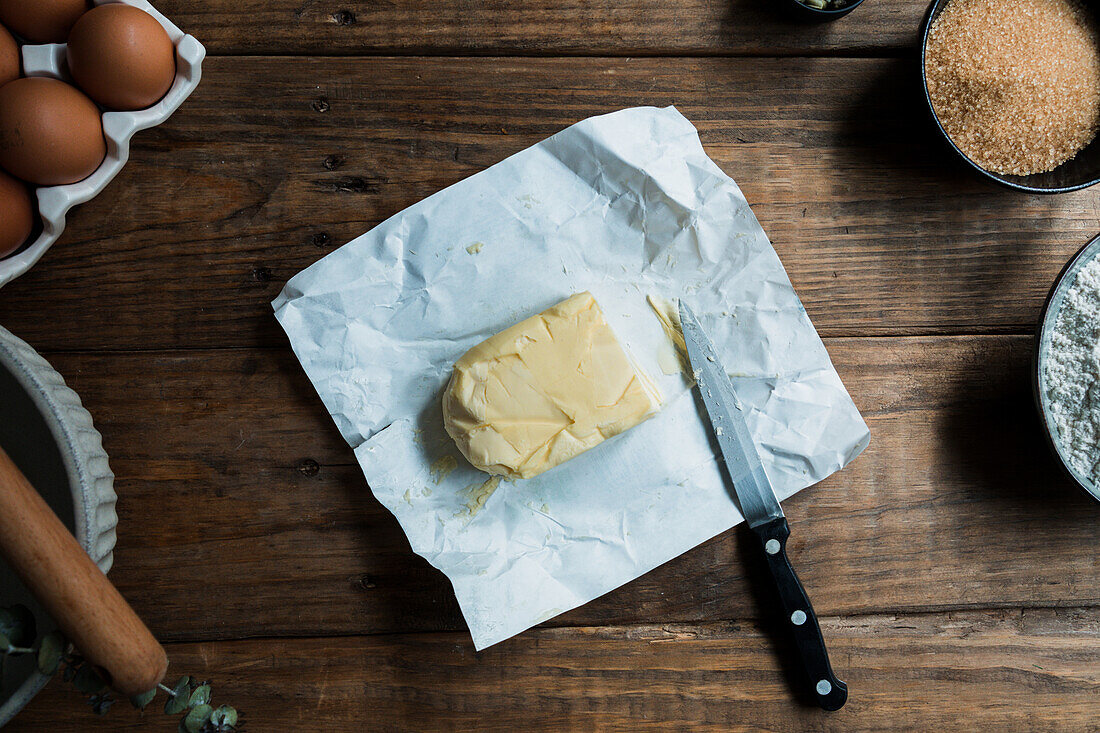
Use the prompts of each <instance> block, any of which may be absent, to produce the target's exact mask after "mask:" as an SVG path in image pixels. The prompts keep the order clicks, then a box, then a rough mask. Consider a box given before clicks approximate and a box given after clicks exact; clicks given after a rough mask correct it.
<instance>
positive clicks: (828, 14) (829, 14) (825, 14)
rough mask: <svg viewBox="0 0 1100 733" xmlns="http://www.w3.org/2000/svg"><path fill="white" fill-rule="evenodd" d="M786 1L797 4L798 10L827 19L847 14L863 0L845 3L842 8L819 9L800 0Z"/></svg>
mask: <svg viewBox="0 0 1100 733" xmlns="http://www.w3.org/2000/svg"><path fill="white" fill-rule="evenodd" d="M787 1H788V2H790V3H794V4H795V5H797V6H798V8H799V9H800V10H805V11H806V12H807V13H811V14H813V15H819V16H821V18H822V19H823V20H824V19H827V18H839V17H841V16H842V15H847V14H848V13H850V12H852V11H853V10H855V9H856V8H858V7H859V6H860V5H862V4H863V1H864V0H855V2H853V3H850V4H848V5H845V6H844V7H843V8H834V9H832V10H821V9H819V8H814V7H811V6H809V5H806V4H805V3H803V2H801V1H800V0H787Z"/></svg>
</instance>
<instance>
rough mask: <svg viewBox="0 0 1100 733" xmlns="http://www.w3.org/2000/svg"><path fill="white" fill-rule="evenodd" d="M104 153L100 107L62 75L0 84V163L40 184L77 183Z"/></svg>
mask: <svg viewBox="0 0 1100 733" xmlns="http://www.w3.org/2000/svg"><path fill="white" fill-rule="evenodd" d="M106 155H107V143H106V141H105V140H104V139H103V121H102V120H101V119H100V116H99V108H98V107H96V106H95V104H93V103H92V100H90V99H88V98H87V97H85V96H84V95H83V94H81V93H80V91H79V90H78V89H76V88H74V87H71V86H69V85H68V84H66V83H65V82H63V81H58V80H56V79H46V78H43V77H29V78H23V79H16V80H15V81H12V82H8V83H7V84H5V85H4V86H2V87H0V168H3V169H4V170H6V171H7V172H8V173H11V174H12V175H14V176H18V177H19V178H22V179H23V180H24V181H30V182H31V183H34V184H37V185H39V186H60V185H63V184H66V183H76V182H77V181H81V180H83V179H85V178H87V177H88V176H89V175H91V174H92V173H93V172H94V171H95V169H96V168H98V167H99V164H100V163H102V162H103V158H104V157H105V156H106Z"/></svg>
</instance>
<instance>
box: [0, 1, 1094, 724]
mask: <svg viewBox="0 0 1100 733" xmlns="http://www.w3.org/2000/svg"><path fill="white" fill-rule="evenodd" d="M771 5H772V3H771V2H766V1H765V0H568V1H567V0H523V1H522V2H507V1H505V0H482V1H480V2H476V1H474V0H395V1H393V2H352V1H351V0H232V1H231V0H206V2H202V3H193V2H185V0H160V1H159V2H158V7H159V8H160V9H161V10H162V11H163V12H164V13H165V14H167V15H168V16H169V17H171V18H173V19H174V20H175V21H176V22H177V23H178V24H179V25H180V26H181V27H182V28H185V29H186V30H188V31H189V32H191V33H193V34H194V35H195V36H197V37H198V38H199V39H201V40H202V41H203V42H204V43H205V44H206V45H207V47H208V49H209V51H210V57H209V59H208V60H207V62H206V65H205V69H204V78H203V82H202V85H201V86H200V87H199V89H198V91H197V92H196V94H195V95H194V97H192V99H191V100H190V101H188V102H187V104H186V105H185V106H184V107H183V109H182V110H181V111H180V112H179V113H178V114H176V115H175V116H174V117H173V118H172V119H171V120H170V121H169V122H168V123H167V124H165V125H163V126H161V127H158V128H156V129H154V130H150V131H147V132H144V133H140V134H139V135H138V136H137V137H136V139H135V141H134V149H133V153H132V156H131V161H130V163H129V165H128V166H127V167H126V169H125V170H124V171H123V172H122V173H121V175H120V176H119V177H118V179H117V180H116V181H115V182H114V183H113V184H111V186H110V187H109V188H108V189H107V191H106V192H104V193H103V194H102V195H101V196H99V197H98V198H97V199H95V200H94V201H93V202H91V203H89V204H86V205H84V206H82V207H80V208H78V209H77V210H76V211H75V212H74V213H73V214H72V216H71V220H70V225H69V228H68V230H67V231H66V232H65V235H64V237H63V238H62V240H61V241H60V242H59V243H58V244H57V245H55V247H54V248H53V249H52V250H51V251H50V253H49V254H48V255H47V256H46V257H45V258H44V260H43V261H42V262H41V263H39V265H38V266H37V267H36V268H35V269H34V270H33V271H32V272H31V273H30V274H28V275H27V276H25V277H23V278H22V279H20V280H18V281H17V282H15V283H13V284H12V285H10V286H8V287H6V288H4V289H3V291H2V293H0V323H2V324H3V325H4V326H6V327H7V328H9V329H11V330H12V331H14V332H15V333H16V334H17V335H19V336H21V337H22V338H24V339H26V340H28V341H29V342H30V343H31V344H32V345H34V346H35V347H36V348H38V349H39V350H41V351H42V352H43V353H44V354H45V355H46V356H47V357H48V358H49V359H50V361H51V362H52V363H53V364H54V365H55V366H56V367H57V368H58V369H59V370H60V371H61V372H62V373H63V374H64V375H65V377H66V378H67V379H68V380H69V382H70V384H72V385H73V386H74V387H75V388H76V390H77V391H78V392H79V393H80V394H81V396H82V397H83V399H84V402H85V403H86V404H87V406H88V408H89V409H90V410H91V412H92V414H93V415H94V417H95V419H96V422H97V426H98V427H99V429H100V430H101V431H102V432H103V437H104V443H105V445H106V447H107V450H108V452H109V453H110V455H111V460H112V467H113V468H114V471H115V473H116V474H117V484H116V486H117V490H118V493H119V503H118V511H119V515H120V523H119V529H118V534H119V541H118V548H117V550H116V554H115V558H116V559H115V569H114V570H113V571H112V573H111V577H112V578H113V579H114V581H115V582H116V583H117V584H118V586H119V588H120V589H121V590H122V592H123V593H124V594H125V595H126V597H127V598H129V599H130V600H131V601H132V603H133V604H134V606H135V607H136V608H137V610H138V611H139V612H140V613H141V614H142V615H143V616H144V618H145V619H146V620H147V621H148V622H149V624H150V626H151V627H152V629H153V630H154V632H155V633H156V634H157V635H158V636H159V637H160V638H161V639H163V640H164V641H165V642H167V648H168V652H169V655H170V657H171V662H172V672H171V674H173V675H179V674H182V673H187V672H189V673H191V674H194V675H196V676H198V677H204V678H209V679H211V680H212V681H213V682H214V690H215V698H216V701H217V702H229V703H232V704H235V705H237V706H238V707H239V708H240V709H242V710H243V711H245V714H246V719H247V721H248V725H247V729H248V730H249V731H253V733H257V732H259V731H299V730H308V731H313V730H316V731H362V730H416V731H426V730H436V729H465V730H470V729H503V730H516V729H520V730H531V729H545V730H554V731H565V730H588V729H597V728H598V729H609V730H621V731H633V730H639V729H648V728H665V729H673V730H685V729H689V728H690V729H695V730H722V731H728V730H761V729H770V730H781V731H804V730H881V729H886V728H895V729H906V730H959V731H972V730H990V731H994V730H996V731H1000V730H1010V729H1015V730H1035V731H1040V730H1042V731H1045V730H1093V731H1095V730H1097V728H1098V726H1100V561H1098V559H1097V558H1098V554H1097V547H1098V546H1100V521H1098V518H1100V506H1098V505H1097V504H1096V503H1095V502H1093V501H1091V500H1089V499H1088V498H1087V497H1086V496H1085V495H1084V494H1083V493H1081V492H1079V491H1078V490H1076V489H1075V488H1074V487H1072V486H1071V485H1069V484H1068V483H1067V482H1066V481H1065V480H1063V479H1062V478H1061V477H1060V475H1059V473H1058V471H1057V469H1056V466H1055V465H1054V463H1053V462H1052V460H1051V459H1050V457H1049V456H1048V455H1047V453H1046V449H1045V447H1044V446H1043V445H1042V443H1041V442H1040V433H1039V427H1038V423H1037V421H1036V418H1035V416H1034V409H1033V407H1032V403H1031V397H1030V391H1029V390H1030V387H1029V382H1028V368H1029V360H1030V353H1031V334H1032V332H1033V328H1034V324H1035V322H1036V318H1037V316H1038V311H1039V308H1040V305H1041V303H1042V300H1043V296H1044V295H1045V293H1046V291H1047V289H1048V288H1049V286H1050V284H1051V282H1052V280H1053V278H1054V276H1055V274H1056V273H1057V272H1058V270H1059V269H1060V268H1061V267H1062V265H1063V264H1064V263H1065V261H1066V260H1067V259H1068V258H1069V257H1070V255H1071V254H1072V253H1073V252H1074V251H1075V250H1076V249H1077V248H1078V247H1080V246H1081V245H1082V244H1084V243H1085V242H1086V241H1087V240H1088V239H1090V238H1091V237H1092V236H1093V235H1094V234H1096V232H1097V231H1098V230H1100V190H1093V191H1083V192H1078V193H1074V194H1069V195H1064V196H1058V197H1050V198H1040V197H1035V196H1024V195H1020V194H1015V193H1011V192H1007V191H1002V190H997V189H993V188H990V187H988V186H987V185H986V184H984V183H982V182H980V181H978V180H976V179H975V178H973V177H971V176H970V175H969V174H968V173H966V172H965V171H964V170H963V169H962V168H961V166H960V165H958V164H957V163H956V162H955V161H954V160H952V159H951V158H950V157H949V156H948V155H947V154H946V153H945V152H944V150H943V149H942V147H941V146H940V145H939V144H938V142H937V141H936V140H935V139H934V138H933V136H932V134H931V132H930V130H929V125H928V124H927V123H926V120H925V118H924V117H923V116H922V109H921V105H922V104H923V102H922V101H921V98H920V96H919V95H920V91H919V83H918V80H917V76H916V74H917V61H916V47H915V41H916V37H917V29H918V25H919V21H920V18H921V16H922V13H923V11H924V7H925V6H924V4H923V3H922V2H916V1H915V0H868V2H867V3H866V4H865V5H864V6H863V7H862V8H860V9H859V10H858V11H856V12H855V13H854V14H853V15H851V16H849V17H848V18H846V19H843V20H841V21H839V22H836V23H834V24H831V25H825V26H799V25H792V24H789V23H788V22H786V21H784V20H782V19H781V18H779V17H777V16H776V15H775V14H774V12H773V9H772V7H771ZM667 104H675V105H677V106H678V107H679V108H680V110H681V111H682V112H683V113H684V114H685V115H687V117H688V118H690V119H691V120H692V121H693V122H694V123H695V124H696V125H697V126H698V127H699V130H700V133H701V136H702V139H703V143H704V145H705V147H706V149H707V151H708V152H709V154H710V155H711V156H712V157H713V158H714V159H715V161H716V162H717V163H718V164H719V165H720V166H722V168H723V169H724V170H726V171H727V172H728V173H729V174H730V175H732V176H733V177H734V178H735V179H736V180H737V182H738V183H739V184H740V185H741V187H742V189H743V190H744V192H745V194H746V196H747V197H748V199H749V202H750V203H751V204H752V205H753V209H754V210H755V212H756V214H757V216H758V217H759V218H760V220H761V222H762V224H763V226H764V228H765V230H767V232H768V233H769V235H770V236H771V238H772V239H773V241H774V243H775V247H776V249H777V250H778V252H779V255H780V257H781V258H782V259H783V262H784V263H785V265H786V267H787V270H788V272H789V273H790V276H791V279H792V280H793V281H794V284H795V287H796V288H797V289H798V292H799V294H800V295H801V297H802V299H803V301H804V303H805V305H806V308H807V310H808V311H809V313H810V316H811V318H812V319H813V321H814V323H815V324H816V325H817V328H818V330H819V331H820V332H821V334H822V336H823V337H824V338H825V342H826V345H827V346H828V349H829V352H830V353H831V354H832V357H833V359H834V361H835V363H836V367H837V369H838V371H839V372H840V375H841V377H842V378H843V379H844V381H845V384H846V385H847V387H848V389H849V391H850V392H851V394H852V397H853V398H854V399H855V402H856V404H857V405H858V406H859V408H860V409H861V410H862V411H863V414H864V416H865V417H866V419H867V422H868V423H869V424H870V427H871V435H872V440H871V447H870V448H869V449H868V450H867V451H866V453H864V454H863V456H861V457H860V458H859V459H858V460H856V461H855V463H853V464H852V465H851V466H850V467H848V468H847V469H846V470H844V471H843V472H841V473H840V474H838V475H836V476H834V477H832V478H830V479H829V480H827V481H825V482H824V483H822V484H820V485H819V486H816V487H814V488H813V489H811V490H808V491H805V492H803V493H801V494H799V495H798V496H796V497H794V498H793V499H792V500H790V501H789V502H787V504H786V509H787V512H788V515H789V517H790V520H791V524H792V526H793V527H795V528H796V530H795V534H794V536H793V540H792V547H791V550H792V554H793V557H794V562H795V565H796V566H797V567H798V569H799V571H800V572H801V574H802V578H803V580H804V582H805V583H806V585H807V586H808V587H809V588H810V589H811V595H812V598H813V600H814V603H815V605H816V607H817V610H818V612H819V614H820V616H821V618H822V626H823V628H824V633H825V636H826V639H827V641H828V643H829V646H830V649H831V652H832V657H833V662H834V665H835V666H836V668H837V670H838V673H839V674H840V676H841V677H842V678H843V679H845V680H846V681H847V682H848V684H849V686H850V688H851V691H852V696H851V700H850V702H849V703H848V705H847V707H845V708H844V709H843V710H842V711H840V712H838V713H834V714H825V713H822V712H820V711H818V710H816V709H812V708H806V707H801V706H799V705H797V704H795V703H794V702H793V701H792V696H791V693H790V691H789V689H788V685H787V682H786V678H785V677H784V673H783V667H782V664H781V662H780V661H779V658H778V657H777V655H776V652H775V649H774V646H773V644H772V642H771V640H770V638H769V636H768V634H767V633H766V631H767V629H766V627H765V626H764V625H762V624H761V623H760V622H759V621H758V619H759V612H758V608H757V604H756V602H755V599H754V597H753V594H752V584H751V583H749V582H748V581H747V580H746V570H745V563H744V560H745V557H744V555H743V553H742V551H741V541H742V540H741V535H740V534H739V533H738V532H736V531H735V532H728V533H726V534H724V535H722V536H721V537H718V538H717V539H714V540H712V541H710V542H708V543H706V544H704V545H703V546H701V547H699V548H697V549H695V550H693V551H691V552H689V553H687V554H686V555H684V556H682V557H680V558H677V559H676V560H674V561H672V562H670V563H668V564H667V565H665V566H663V567H661V568H659V569H657V570H655V571H654V572H651V573H649V574H648V575H646V576H645V577H643V578H641V579H640V580H637V581H635V582H633V583H631V584H629V585H627V586H626V587H624V588H621V589H619V590H617V591H615V592H613V593H611V594H609V595H607V596H606V597H604V598H601V599H599V600H597V601H595V602H593V603H590V604H588V605H587V606H584V607H582V608H579V609H577V610H575V611H571V612H569V613H567V614H565V615H563V616H560V617H558V618H555V619H553V620H552V621H550V622H548V623H545V624H543V625H542V626H540V627H539V628H537V629H535V630H532V631H529V632H527V633H524V634H521V635H519V636H518V637H516V638H514V639H511V640H509V641H507V642H504V643H502V644H500V645H498V646H495V647H493V648H491V649H489V650H487V651H484V652H481V653H475V652H474V651H473V647H472V645H471V643H470V639H469V637H468V634H467V632H466V631H465V626H464V623H463V621H462V618H461V616H460V615H459V613H458V609H457V606H456V604H455V601H454V598H453V596H452V593H451V589H450V587H449V585H448V583H447V581H446V579H445V578H444V577H443V576H442V575H441V574H440V573H438V572H437V571H435V570H434V569H433V568H431V567H430V566H429V565H428V564H427V563H426V562H424V561H423V560H421V559H420V558H418V557H417V556H415V555H414V554H413V553H412V552H411V551H410V549H409V547H408V544H407V542H406V540H405V539H404V536H403V535H402V533H401V531H400V529H399V527H398V525H397V522H396V521H395V520H394V519H393V517H392V516H391V515H390V514H389V513H388V512H387V511H386V510H385V509H383V508H382V506H381V505H379V504H378V502H377V501H375V499H374V498H373V497H372V496H371V494H370V493H369V491H368V490H367V487H366V485H365V483H364V479H363V477H362V475H361V473H360V471H359V469H358V467H357V466H356V465H355V462H354V459H353V455H352V452H351V450H350V449H349V448H348V447H347V445H345V444H344V443H343V442H342V440H341V438H340V436H339V435H338V433H337V431H336V429H335V428H334V426H333V424H332V423H331V420H330V418H329V417H328V415H327V414H326V413H325V411H324V409H323V407H322V405H321V403H320V401H319V400H318V398H317V396H316V394H315V393H314V391H313V389H312V387H311V385H310V384H309V382H308V381H307V379H306V377H305V375H304V374H303V372H302V370H301V368H300V367H299V365H298V363H297V362H296V361H295V359H294V357H293V355H292V354H291V353H290V349H289V348H288V345H287V340H286V338H285V336H284V335H283V334H282V332H281V331H280V329H279V328H278V326H277V324H276V322H275V320H274V318H273V317H272V313H271V309H270V306H269V302H270V301H271V300H272V298H274V296H275V295H276V294H277V293H278V292H279V290H280V288H281V287H282V284H283V283H284V282H285V281H286V279H287V278H289V277H290V276H291V275H293V274H294V273H296V272H298V271H299V270H301V269H302V268H304V267H305V266H307V265H309V264H310V263H312V262H314V261H315V260H317V259H319V258H320V257H322V256H324V255H325V254H327V253H329V252H331V251H333V249H335V248H336V247H338V246H339V245H341V244H343V243H344V242H346V241H348V240H350V239H352V238H353V237H355V236H357V235H358V234H360V233H362V232H364V231H366V230H367V229H369V228H370V227H372V226H374V225H376V224H378V223H379V222H380V221H382V220H383V219H385V218H386V217H388V216H390V215H391V214H393V213H395V212H397V211H399V210H401V209H402V208H404V207H406V206H409V205H410V204H412V203H414V202H416V201H418V200H419V199H421V198H423V197H424V196H427V195H428V194H431V193H433V192H435V191H438V190H439V189H441V188H443V187H445V186H447V185H449V184H451V183H454V182H455V181H458V180H460V179H462V178H464V177H466V176H469V175H471V174H473V173H475V172H477V171H479V170H482V169H484V168H485V167H487V166H489V165H491V164H492V163H495V162H497V161H499V160H501V159H502V158H504V157H506V156H508V155H510V154H512V153H515V152H517V151H519V150H521V149H523V148H525V147H527V146H529V145H531V144H533V143H535V142H537V141H538V140H540V139H542V138H544V137H546V136H548V135H550V134H552V133H555V132H557V131H558V130H560V129H562V128H563V127H565V126H567V125H569V124H571V123H573V122H575V121H577V120H579V119H581V118H583V117H587V116H589V115H594V114H599V113H602V112H608V111H612V110H615V109H619V108H622V107H627V106H633V105H667ZM123 729H125V730H143V731H144V730H149V731H169V730H175V722H174V720H169V719H166V718H164V717H163V716H161V715H159V714H154V713H147V714H146V715H145V716H144V718H142V717H140V716H139V715H138V714H137V713H136V712H135V711H133V710H130V709H128V708H127V706H126V705H125V704H122V705H120V706H118V707H116V708H115V709H113V710H111V711H110V713H109V714H108V715H107V716H106V717H104V718H102V719H96V718H94V717H93V716H92V715H91V714H90V712H89V711H88V709H87V707H86V706H85V705H84V704H83V702H82V700H81V697H80V696H79V695H78V694H77V693H75V692H73V691H71V689H69V687H68V686H67V685H64V684H61V683H59V682H56V681H55V682H54V683H52V684H51V685H50V686H49V687H48V688H47V690H46V691H45V692H44V693H43V694H42V695H40V696H39V697H38V698H37V699H36V700H35V701H34V702H33V704H31V705H30V707H29V708H27V710H26V711H25V712H23V713H22V714H21V715H20V716H19V717H18V718H17V720H16V722H15V723H14V724H13V725H12V726H11V727H10V730H12V731H20V732H22V731H51V732H53V731H66V730H81V731H101V730H123Z"/></svg>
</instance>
